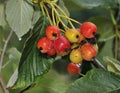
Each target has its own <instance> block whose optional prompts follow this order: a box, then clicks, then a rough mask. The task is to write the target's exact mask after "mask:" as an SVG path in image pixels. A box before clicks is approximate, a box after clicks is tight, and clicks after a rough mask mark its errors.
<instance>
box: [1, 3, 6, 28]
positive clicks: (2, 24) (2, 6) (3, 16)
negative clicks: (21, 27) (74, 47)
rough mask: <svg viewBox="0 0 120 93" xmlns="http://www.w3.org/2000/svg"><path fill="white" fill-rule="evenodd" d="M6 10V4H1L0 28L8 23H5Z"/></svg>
mask: <svg viewBox="0 0 120 93" xmlns="http://www.w3.org/2000/svg"><path fill="white" fill-rule="evenodd" d="M4 12H5V9H4V4H3V3H0V26H3V27H4V26H5V25H6V21H5V13H4Z"/></svg>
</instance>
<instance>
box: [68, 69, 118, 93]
mask: <svg viewBox="0 0 120 93" xmlns="http://www.w3.org/2000/svg"><path fill="white" fill-rule="evenodd" d="M119 90H120V75H118V74H115V73H112V72H108V71H103V70H99V69H94V70H91V71H90V72H88V73H87V74H86V75H85V76H84V77H82V78H80V79H78V80H76V81H75V82H74V83H72V84H71V85H70V87H69V88H68V89H67V91H66V93H119V92H117V91H119ZM112 91H114V92H112Z"/></svg>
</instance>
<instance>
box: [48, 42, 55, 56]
mask: <svg viewBox="0 0 120 93" xmlns="http://www.w3.org/2000/svg"><path fill="white" fill-rule="evenodd" d="M47 54H48V55H49V56H54V55H55V54H56V50H55V49H54V42H53V41H52V46H51V49H50V50H48V52H47Z"/></svg>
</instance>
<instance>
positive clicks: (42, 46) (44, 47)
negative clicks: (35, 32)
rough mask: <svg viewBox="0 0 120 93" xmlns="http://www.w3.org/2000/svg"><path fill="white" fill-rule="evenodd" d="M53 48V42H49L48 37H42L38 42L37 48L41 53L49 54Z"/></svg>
mask: <svg viewBox="0 0 120 93" xmlns="http://www.w3.org/2000/svg"><path fill="white" fill-rule="evenodd" d="M51 46H52V41H51V40H49V39H48V38H47V37H42V38H40V39H39V40H38V43H37V48H38V49H39V50H40V52H41V53H47V52H48V51H49V50H50V49H51Z"/></svg>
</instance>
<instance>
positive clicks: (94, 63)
mask: <svg viewBox="0 0 120 93" xmlns="http://www.w3.org/2000/svg"><path fill="white" fill-rule="evenodd" d="M92 64H93V65H94V66H95V67H96V68H100V69H103V70H106V68H105V67H104V66H103V65H102V64H101V63H100V62H99V61H98V60H97V59H96V58H93V59H92Z"/></svg>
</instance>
